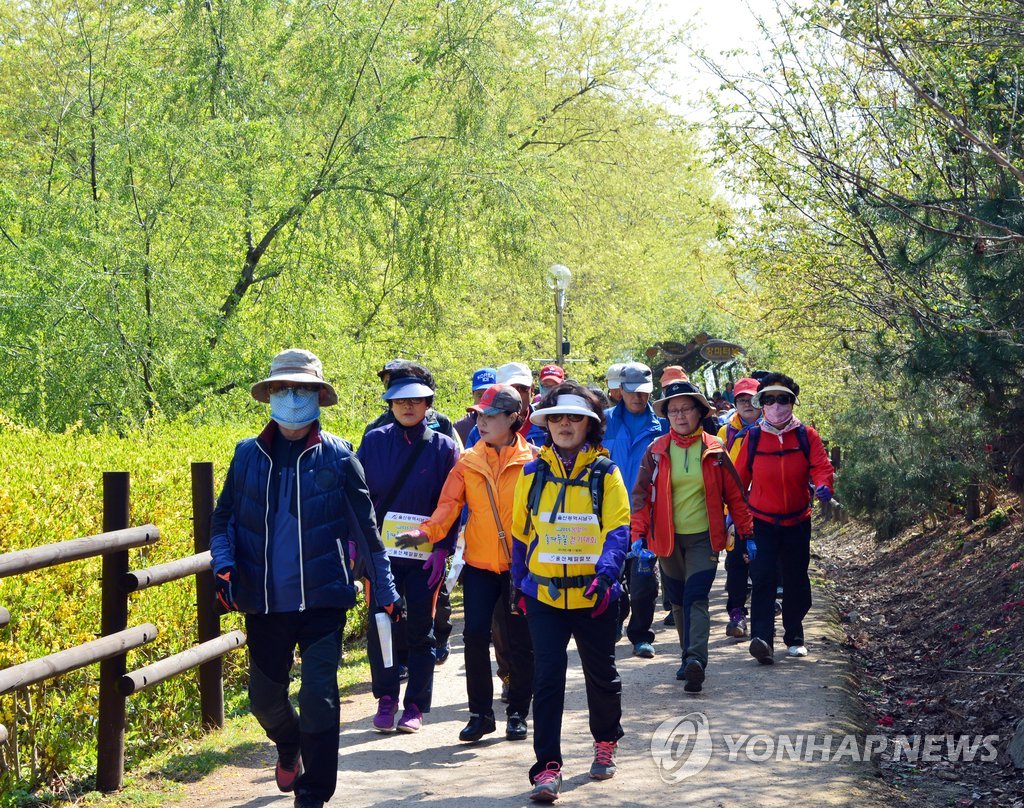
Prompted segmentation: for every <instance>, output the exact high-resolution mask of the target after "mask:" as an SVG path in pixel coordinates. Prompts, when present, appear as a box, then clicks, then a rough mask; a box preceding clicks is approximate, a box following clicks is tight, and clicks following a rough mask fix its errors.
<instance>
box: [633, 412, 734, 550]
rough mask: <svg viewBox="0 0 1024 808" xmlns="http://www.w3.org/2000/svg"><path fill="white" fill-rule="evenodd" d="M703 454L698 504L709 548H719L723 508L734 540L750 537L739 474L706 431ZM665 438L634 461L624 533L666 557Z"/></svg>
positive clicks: (669, 525)
mask: <svg viewBox="0 0 1024 808" xmlns="http://www.w3.org/2000/svg"><path fill="white" fill-rule="evenodd" d="M700 437H701V440H702V441H703V443H704V451H703V452H702V453H701V456H700V467H701V471H702V472H703V473H704V501H705V503H706V505H707V509H708V526H709V527H708V530H709V532H710V533H711V549H713V550H714V551H715V552H716V553H717V552H721V551H722V550H724V549H725V545H726V541H727V535H726V530H725V507H726V506H728V507H729V513H730V514H732V520H733V523H734V524H735V525H736V532H737V535H738V536H743V537H744V538H745V537H747V536H752V535H753V534H754V521H753V519H752V518H751V516H750V511H749V510H747V500H746V497H745V495H744V493H743V488H742V486H741V483H740V478H739V475H738V474H737V473H736V468H735V467H734V466H733V464H732V461H731V460H730V459H729V454H728V453H727V452H726V451H725V447H724V446H722V442H721V441H720V440H718V438H716V437H715V436H714V435H709V434H708V433H707V432H702V433H701V436H700ZM671 440H672V436H671V435H663V436H662V437H660V438H658V439H657V440H656V441H654V443H652V444H651V445H650V446H648V447H647V451H646V452H644V457H643V459H642V460H641V461H640V472H639V474H638V475H637V478H636V485H635V486H633V494H632V497H631V498H630V505H631V507H632V510H633V517H632V519H631V521H630V534H631V538H632V540H633V541H636V540H637V539H646V540H647V548H648V549H649V550H651V551H652V552H654V553H655V554H656V555H659V556H670V555H672V550H673V548H674V546H675V533H676V528H675V513H674V511H673V509H672V461H671V459H670V457H669V445H670V441H671Z"/></svg>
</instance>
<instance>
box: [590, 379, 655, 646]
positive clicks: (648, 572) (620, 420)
mask: <svg viewBox="0 0 1024 808" xmlns="http://www.w3.org/2000/svg"><path fill="white" fill-rule="evenodd" d="M613 367H614V366H613ZM609 376H611V374H610V373H609ZM617 380H618V383H619V386H620V389H621V391H622V399H621V400H620V401H619V403H618V404H616V405H615V406H614V407H612V408H611V409H609V410H605V413H604V414H605V418H606V419H607V427H606V428H605V433H604V441H603V444H604V448H605V449H607V450H608V453H609V454H610V455H611V457H612V462H613V463H614V464H615V465H616V466H618V467H619V471H620V472H622V481H623V482H624V483H625V484H626V490H627V491H630V492H631V491H632V490H633V486H634V485H635V484H636V478H637V475H638V474H639V472H640V461H641V460H642V459H643V456H644V452H645V451H646V449H647V447H648V446H650V445H651V442H652V441H653V440H654V439H655V438H659V437H661V436H662V435H664V434H666V433H667V432H668V422H667V421H666V420H665V419H664V418H659V417H658V416H657V415H655V414H654V408H653V407H652V406H651V403H650V400H651V392H652V391H653V390H654V379H653V376H652V373H651V369H650V368H649V367H648V366H647V365H645V364H643V363H641V362H627V363H625V364H624V365H622V366H620V367H619V368H618V379H617ZM641 561H642V560H641V559H640V558H633V559H631V561H630V565H629V573H628V574H629V605H630V610H631V615H630V618H629V625H627V626H626V636H627V637H629V641H630V642H631V643H632V644H633V655H634V656H638V657H641V658H642V659H651V658H652V657H653V656H654V645H653V643H654V632H653V631H652V630H651V624H652V623H653V622H654V604H655V601H656V600H657V597H658V578H657V576H656V575H654V570H653V569H649V568H647V567H644V566H643V565H642V564H641ZM648 567H649V562H648ZM621 614H622V612H621V611H620V615H621Z"/></svg>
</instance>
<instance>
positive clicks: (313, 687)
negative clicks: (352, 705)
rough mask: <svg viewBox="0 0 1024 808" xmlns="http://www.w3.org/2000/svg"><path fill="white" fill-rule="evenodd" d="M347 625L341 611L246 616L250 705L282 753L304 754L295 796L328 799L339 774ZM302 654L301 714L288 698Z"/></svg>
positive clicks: (287, 754)
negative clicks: (340, 678) (290, 681)
mask: <svg viewBox="0 0 1024 808" xmlns="http://www.w3.org/2000/svg"><path fill="white" fill-rule="evenodd" d="M344 626H345V612H344V611H343V610H342V609H307V610H306V611H304V612H279V613H272V614H247V615H246V616H245V632H246V634H247V635H248V641H247V645H248V648H249V704H250V706H251V708H252V714H253V715H254V716H256V720H257V721H259V722H260V726H262V727H263V729H264V730H265V731H266V733H267V737H268V738H270V740H272V741H273V742H274V743H275V744H277V750H278V754H280V755H284V756H286V757H290V756H291V755H294V754H295V753H296V752H301V754H302V764H303V768H304V769H305V772H304V773H303V774H302V775H301V776H300V777H299V779H298V780H297V781H296V783H295V791H296V793H297V794H309V795H310V796H312V797H316V798H317V799H321V800H324V801H325V802H326V801H327V800H329V799H330V798H331V796H332V795H333V794H334V788H335V786H336V784H337V778H338V737H339V733H338V726H339V722H340V707H339V700H338V662H339V659H340V656H341V635H342V630H343V629H344ZM296 647H298V649H299V655H300V656H301V657H302V680H301V684H300V686H299V712H298V713H296V712H295V708H294V707H293V706H292V704H291V702H290V701H289V700H288V673H289V671H290V670H291V668H292V662H293V660H294V653H295V648H296Z"/></svg>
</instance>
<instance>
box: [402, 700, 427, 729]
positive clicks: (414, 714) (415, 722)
mask: <svg viewBox="0 0 1024 808" xmlns="http://www.w3.org/2000/svg"><path fill="white" fill-rule="evenodd" d="M422 726H423V713H421V712H420V708H419V707H417V706H416V705H415V704H410V705H409V706H408V707H406V708H405V710H404V711H403V712H402V717H401V718H399V719H398V731H399V732H419V731H420V727H422Z"/></svg>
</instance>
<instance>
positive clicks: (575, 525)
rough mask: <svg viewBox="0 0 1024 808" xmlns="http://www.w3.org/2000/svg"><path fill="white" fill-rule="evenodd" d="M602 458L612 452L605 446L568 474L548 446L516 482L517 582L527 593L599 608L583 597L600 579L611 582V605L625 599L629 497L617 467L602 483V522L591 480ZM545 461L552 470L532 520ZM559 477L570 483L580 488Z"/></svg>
mask: <svg viewBox="0 0 1024 808" xmlns="http://www.w3.org/2000/svg"><path fill="white" fill-rule="evenodd" d="M599 456H604V457H607V456H608V452H607V451H605V450H604V449H600V448H598V449H591V448H585V449H583V450H582V451H581V452H580V453H579V455H578V456H577V457H576V461H575V464H574V465H573V470H572V473H571V474H568V473H567V472H566V470H565V466H564V465H563V464H562V461H561V458H559V457H558V455H557V454H556V453H555V452H554V450H553V449H552V448H551V447H550V446H545V447H544V448H543V449H541V452H540V458H539V459H538V461H533V462H531V463H528V464H527V465H526V467H525V468H524V469H523V475H522V477H520V478H519V482H518V483H517V484H516V493H515V504H514V506H513V512H512V535H513V536H515V539H516V541H515V546H514V547H513V552H512V582H513V584H514V585H515V586H517V587H518V588H519V589H520V590H521V591H522V592H523V593H524V594H526V595H529V596H530V597H532V598H536V599H537V600H539V601H540V602H541V603H546V604H548V605H549V606H557V607H561V608H563V609H583V608H590V607H592V606H594V600H593V598H589V599H588V598H585V597H583V592H584V590H585V589H586V587H587V586H588V585H589V584H590V582H591V581H592V580H593V579H594V577H595V576H596V575H599V574H604V575H607V576H608V577H609V578H610V579H611V580H612V581H613V585H612V587H611V590H610V591H611V594H612V599H613V600H614V599H615V598H617V597H618V596H619V594H620V588H619V576H620V575H621V573H622V566H623V564H624V563H625V559H626V551H627V549H628V546H629V494H628V493H627V491H626V485H625V483H623V481H622V474H621V473H620V472H619V469H618V468H617V467H615V466H612V468H611V470H610V471H609V472H608V473H607V474H606V475H605V478H604V491H603V494H602V501H601V514H600V519H598V518H597V515H595V514H594V512H593V503H592V501H591V496H590V485H589V481H590V473H591V469H592V465H591V464H592V463H593V462H594V461H595V460H596V459H597V458H598V457H599ZM539 461H544V462H546V463H547V465H548V467H549V471H548V472H547V474H546V482H545V483H544V488H543V490H541V492H540V502H539V507H538V513H537V514H536V515H534V514H533V513H531V511H530V503H529V499H530V489H531V487H532V486H533V481H534V477H535V475H536V474H537V464H538V462H539ZM556 478H561V479H562V480H566V479H571V480H573V481H574V484H572V485H569V484H566V483H565V482H560V481H559V479H556ZM563 497H564V498H563ZM560 498H563V499H562V501H561V502H559V499H560ZM556 504H557V506H558V510H557V512H558V516H557V518H556V522H555V524H552V523H551V512H552V510H553V509H554V508H555V506H556Z"/></svg>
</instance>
